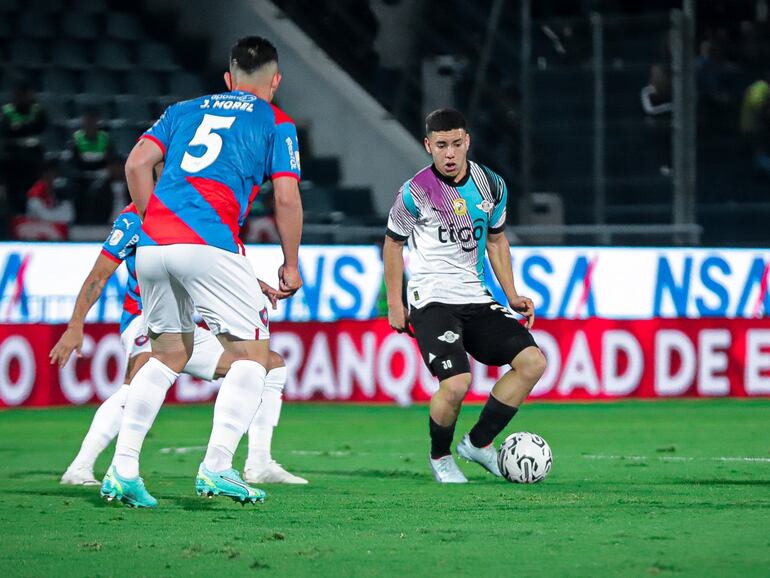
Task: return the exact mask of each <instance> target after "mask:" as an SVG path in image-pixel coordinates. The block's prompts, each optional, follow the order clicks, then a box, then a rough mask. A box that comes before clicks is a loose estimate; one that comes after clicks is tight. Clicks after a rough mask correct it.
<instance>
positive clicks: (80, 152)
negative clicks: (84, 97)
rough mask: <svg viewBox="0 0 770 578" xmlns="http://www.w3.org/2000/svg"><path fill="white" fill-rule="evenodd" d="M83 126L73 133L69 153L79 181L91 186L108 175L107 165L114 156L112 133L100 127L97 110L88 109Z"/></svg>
mask: <svg viewBox="0 0 770 578" xmlns="http://www.w3.org/2000/svg"><path fill="white" fill-rule="evenodd" d="M81 123H82V124H81V126H80V128H79V129H78V130H76V131H75V132H74V133H72V138H71V140H70V143H69V153H70V155H71V159H72V165H73V168H74V169H75V172H76V175H77V177H78V179H81V180H84V181H87V183H84V184H86V185H87V184H90V183H91V182H93V181H94V180H96V179H98V178H100V177H102V178H103V177H104V176H106V174H107V164H108V162H109V160H110V157H111V156H112V154H113V146H112V139H111V138H110V133H108V132H107V131H106V130H103V129H101V128H100V127H99V113H98V112H97V110H96V109H93V108H89V109H87V110H86V111H85V112H84V114H83V118H82V120H81Z"/></svg>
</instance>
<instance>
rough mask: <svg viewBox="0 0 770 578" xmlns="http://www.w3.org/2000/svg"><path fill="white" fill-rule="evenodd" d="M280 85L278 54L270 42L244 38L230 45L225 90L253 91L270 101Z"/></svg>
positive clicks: (259, 37)
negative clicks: (228, 68)
mask: <svg viewBox="0 0 770 578" xmlns="http://www.w3.org/2000/svg"><path fill="white" fill-rule="evenodd" d="M280 83H281V73H280V72H278V51H277V50H276V49H275V46H273V43H272V42H270V41H269V40H267V39H265V38H262V37H261V36H244V37H243V38H240V39H239V40H238V41H237V42H236V43H235V44H233V47H232V48H231V49H230V70H229V71H228V72H225V84H227V88H228V89H230V90H245V91H247V92H253V93H254V94H256V95H257V96H259V97H260V98H264V99H265V100H267V101H268V102H269V101H271V100H272V99H273V95H274V94H275V91H276V90H278V85H279V84H280Z"/></svg>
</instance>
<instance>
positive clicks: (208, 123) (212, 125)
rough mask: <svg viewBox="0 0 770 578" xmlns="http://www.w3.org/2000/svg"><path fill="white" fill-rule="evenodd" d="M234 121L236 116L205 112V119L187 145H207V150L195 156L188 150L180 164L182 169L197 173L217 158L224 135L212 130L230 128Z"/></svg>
mask: <svg viewBox="0 0 770 578" xmlns="http://www.w3.org/2000/svg"><path fill="white" fill-rule="evenodd" d="M234 122H235V117H234V116H216V115H213V114H204V115H203V120H202V121H201V123H200V125H199V126H198V129H197V130H196V131H195V135H193V137H192V140H191V141H190V142H189V143H187V146H195V145H203V146H205V147H206V152H205V153H203V156H200V157H196V156H193V155H191V154H190V153H188V152H186V153H184V156H183V157H182V163H181V164H180V166H181V167H182V169H183V170H185V171H187V172H188V173H197V172H199V171H202V170H203V169H205V168H206V167H208V166H210V165H211V164H212V163H213V162H214V161H215V160H217V157H218V156H219V153H221V152H222V137H221V136H219V135H218V134H217V133H215V132H212V131H214V130H217V129H228V128H230V127H231V126H233V123H234Z"/></svg>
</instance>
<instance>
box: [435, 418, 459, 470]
mask: <svg viewBox="0 0 770 578" xmlns="http://www.w3.org/2000/svg"><path fill="white" fill-rule="evenodd" d="M428 419H429V420H430V457H431V459H434V460H437V459H439V458H443V457H444V456H448V455H451V453H452V449H451V447H452V438H453V437H454V435H455V424H456V423H457V422H455V423H453V424H452V425H439V424H437V423H436V422H435V421H433V418H432V417H428Z"/></svg>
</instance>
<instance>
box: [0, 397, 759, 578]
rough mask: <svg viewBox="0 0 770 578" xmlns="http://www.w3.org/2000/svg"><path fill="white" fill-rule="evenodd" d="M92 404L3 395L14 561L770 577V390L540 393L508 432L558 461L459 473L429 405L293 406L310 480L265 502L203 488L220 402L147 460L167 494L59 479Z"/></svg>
mask: <svg viewBox="0 0 770 578" xmlns="http://www.w3.org/2000/svg"><path fill="white" fill-rule="evenodd" d="M478 412H479V407H467V408H465V409H464V411H463V414H462V416H461V420H460V423H459V424H458V429H457V432H458V435H457V438H458V439H459V435H460V434H461V433H462V432H464V431H466V430H467V428H468V427H469V426H470V425H471V424H472V423H473V420H474V419H475V417H476V416H477V415H478ZM92 414H93V408H72V409H50V410H11V411H5V412H2V413H0V457H2V460H0V522H1V525H0V527H2V537H1V538H0V568H1V569H2V573H3V578H7V577H10V576H153V577H154V576H192V575H216V574H220V575H222V576H314V577H322V576H334V577H343V576H355V577H360V576H437V575H446V576H538V577H541V576H586V577H595V576H651V575H652V576H654V575H661V576H697V577H704V576H741V577H742V578H746V577H752V576H768V575H770V400H751V401H739V400H713V401H698V400H692V401H666V402H657V403H649V402H647V403H645V402H621V403H607V404H561V405H551V404H531V405H528V406H526V407H525V409H524V410H523V411H522V412H521V413H520V415H519V416H517V417H516V419H515V421H514V422H513V423H512V424H511V426H510V427H509V430H508V431H509V433H510V432H513V431H534V432H537V433H540V434H542V435H543V436H544V437H545V438H546V439H547V440H548V441H549V442H550V444H551V447H552V448H553V452H554V468H553V470H552V472H551V475H550V477H549V478H548V479H547V480H546V481H545V482H543V483H541V484H536V485H532V486H518V485H514V484H509V483H507V482H504V481H501V480H497V479H493V478H492V477H490V476H489V475H488V474H486V473H484V472H483V471H482V470H481V469H480V468H479V467H478V466H476V465H475V464H462V465H461V467H462V468H463V470H464V471H465V472H466V474H467V475H468V477H469V478H470V481H471V483H470V484H468V485H466V486H450V487H441V486H439V485H438V484H436V483H434V482H433V481H432V478H431V477H430V475H429V472H428V468H427V464H426V459H427V409H426V407H424V406H422V407H419V406H418V407H412V408H406V409H404V408H397V407H376V406H353V405H348V406H343V405H316V404H308V405H287V406H286V407H285V408H284V414H283V418H282V423H281V426H280V428H279V429H278V431H277V432H276V437H275V451H274V454H275V456H276V457H277V458H278V459H279V460H280V461H281V462H283V463H284V465H286V466H287V468H289V469H290V470H292V471H295V472H296V473H298V474H301V475H303V476H306V477H307V478H309V479H310V480H311V485H309V486H306V487H288V486H282V487H281V486H266V487H265V489H266V490H267V491H268V501H267V502H266V503H265V504H263V505H258V506H256V507H241V506H240V505H238V504H236V503H234V502H231V501H229V500H222V499H215V500H210V499H205V498H199V497H197V496H195V495H194V492H193V480H194V476H195V472H196V468H197V466H198V462H199V460H200V458H201V455H202V449H201V446H203V445H204V444H205V442H206V440H207V438H208V434H209V427H210V419H211V407H210V406H188V407H166V408H164V409H163V410H162V411H161V414H160V417H159V418H158V422H157V424H156V426H155V428H154V429H153V431H152V432H151V434H150V438H148V440H147V443H146V444H145V448H144V456H143V464H142V467H143V475H144V477H145V481H146V482H147V486H148V488H149V490H150V491H151V492H152V493H153V494H154V495H155V496H156V497H157V498H158V499H159V500H160V507H159V508H158V509H157V510H155V511H147V510H141V511H137V510H131V509H128V508H125V507H122V506H117V505H107V504H105V503H103V502H102V501H101V500H100V499H99V498H98V492H97V489H95V488H93V487H92V488H81V487H77V488H73V487H64V486H60V485H59V484H58V477H59V476H60V475H61V472H62V470H63V469H64V467H65V466H66V465H67V463H68V461H69V460H70V459H71V458H72V456H73V455H74V453H75V451H76V449H77V444H78V443H79V440H80V437H81V436H82V435H83V433H84V431H85V429H86V427H87V425H88V422H89V421H90V419H91V416H92ZM169 448H172V449H169ZM178 448H187V450H186V451H185V450H182V451H180V450H179V449H178ZM111 453H112V450H111V448H110V449H109V450H108V452H106V455H104V456H103V457H102V459H101V460H100V461H99V463H98V466H99V470H98V472H99V473H101V472H103V471H104V467H106V463H107V461H108V458H109V457H110V456H111ZM742 458H755V459H754V460H748V459H742ZM242 460H243V455H242V454H240V455H239V456H238V461H237V464H238V467H240V466H241V464H242ZM215 573H216V574H215Z"/></svg>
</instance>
